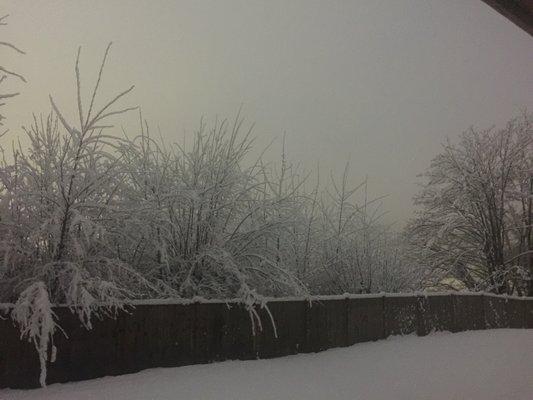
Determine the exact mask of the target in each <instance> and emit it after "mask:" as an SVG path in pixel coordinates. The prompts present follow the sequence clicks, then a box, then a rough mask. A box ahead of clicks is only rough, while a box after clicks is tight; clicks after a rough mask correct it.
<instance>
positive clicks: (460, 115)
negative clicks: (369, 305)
mask: <svg viewBox="0 0 533 400" xmlns="http://www.w3.org/2000/svg"><path fill="white" fill-rule="evenodd" d="M0 12H1V14H6V13H9V14H10V18H9V25H8V26H6V27H3V28H4V29H3V31H4V35H5V37H6V38H7V40H8V41H10V42H13V43H15V44H16V45H17V46H18V47H20V48H22V49H23V50H25V51H26V53H27V54H26V55H25V56H21V55H19V54H16V53H15V52H11V51H8V49H2V50H1V53H0V57H1V58H2V62H1V63H0V64H1V65H4V64H5V65H9V66H10V67H11V68H12V69H13V70H16V71H18V72H19V73H21V74H23V75H24V76H25V77H26V79H27V81H28V83H27V84H24V85H22V84H19V83H16V84H15V83H12V84H11V85H10V88H13V89H15V88H16V90H17V91H20V92H21V95H20V96H18V97H16V98H14V99H12V100H11V101H10V103H9V104H8V105H7V106H5V107H4V113H5V114H6V115H7V117H8V120H7V122H6V126H7V127H8V128H9V129H10V133H9V135H8V136H6V137H5V138H3V139H2V141H4V142H6V141H10V140H12V139H15V138H16V137H17V135H20V133H21V130H20V128H19V127H20V126H21V125H23V124H27V123H28V122H29V121H30V118H31V115H30V114H29V110H31V111H33V112H36V113H39V112H47V111H48V109H49V100H48V94H53V95H54V98H55V99H57V101H58V103H59V104H61V106H62V107H63V108H64V109H65V110H67V111H70V112H71V113H72V114H73V113H74V111H75V108H76V105H75V104H73V103H72V99H73V98H74V97H73V95H74V93H75V92H74V91H75V85H74V83H75V77H74V61H75V56H76V51H77V48H78V46H79V45H81V46H82V59H81V60H82V62H81V68H82V79H83V81H82V82H83V86H84V88H85V89H86V91H89V88H90V87H92V85H93V82H94V79H95V74H96V72H97V67H98V64H99V62H100V58H101V56H102V54H103V51H104V49H105V46H106V45H107V43H108V42H109V41H113V42H114V45H113V48H112V52H111V55H110V59H109V62H108V65H107V69H106V72H105V78H104V83H105V94H103V95H102V98H103V97H105V95H106V94H108V93H109V92H113V93H114V92H117V91H120V90H122V89H125V88H127V87H129V86H130V85H131V84H135V85H136V88H135V91H134V92H133V94H132V95H131V96H130V98H129V100H128V102H129V104H132V105H140V106H141V107H142V110H143V114H144V117H146V118H147V120H148V121H149V122H150V123H151V125H152V126H154V127H155V126H159V128H160V130H161V132H162V135H163V136H164V137H165V138H166V139H168V140H169V141H179V142H182V141H183V137H184V135H187V134H190V133H191V132H193V131H194V129H195V128H196V127H197V126H198V124H199V120H200V117H201V116H205V117H206V118H207V120H208V121H212V120H214V118H215V117H216V116H219V117H228V118H233V117H234V116H235V114H236V113H237V111H238V110H239V108H240V107H241V106H242V109H243V111H242V115H243V116H244V117H245V118H246V120H247V121H249V122H255V135H256V136H257V138H258V142H257V143H258V146H257V147H258V148H263V147H264V146H266V145H268V144H269V143H270V142H271V141H272V140H273V139H277V140H276V141H275V143H274V145H273V146H272V148H271V150H270V151H269V152H268V153H267V157H268V158H269V159H274V158H275V157H278V156H279V153H280V152H281V138H282V136H283V133H284V132H285V133H286V151H287V154H288V157H289V159H290V160H291V161H293V162H294V163H300V164H301V165H302V166H303V167H305V168H314V167H315V166H316V165H317V163H320V168H321V170H322V171H324V175H326V176H327V175H328V174H329V171H330V170H333V171H335V172H336V173H340V172H342V169H343V167H344V164H345V162H346V161H348V160H349V161H350V166H351V180H352V181H353V182H354V183H356V182H358V181H360V180H362V179H363V178H364V177H365V176H366V175H367V176H368V178H369V190H370V192H371V194H372V195H375V196H381V195H388V197H387V198H385V199H384V200H383V202H384V209H386V210H390V214H389V216H388V219H389V220H390V221H393V220H395V221H399V222H400V223H403V222H404V221H405V219H406V218H407V217H408V216H409V215H410V213H411V212H412V210H413V207H412V196H413V195H414V194H415V193H416V191H417V186H416V181H417V178H416V175H417V174H419V173H421V172H423V171H424V170H425V169H426V168H427V166H428V164H429V162H430V160H431V159H432V158H433V157H434V156H435V155H436V154H437V152H438V151H439V148H440V144H441V143H442V142H443V141H444V140H445V138H446V137H447V136H449V137H451V138H453V137H455V136H456V135H458V134H460V133H461V132H462V131H464V130H465V129H467V128H468V127H469V126H470V125H475V126H478V127H481V128H485V127H489V126H491V125H493V124H503V123H504V122H505V121H507V120H508V119H510V118H511V117H512V116H514V115H516V114H518V113H519V112H520V111H521V110H522V109H525V108H528V109H529V110H531V108H532V104H533V77H532V73H531V71H532V70H533V41H532V40H531V37H530V36H529V35H528V34H527V33H525V32H524V31H522V30H521V29H519V28H518V27H516V26H515V25H514V24H512V23H511V22H509V21H508V20H506V19H505V18H504V17H503V16H501V15H499V14H498V13H496V12H495V11H494V10H493V9H491V8H490V7H488V6H487V5H485V4H484V3H482V2H481V1H479V0H468V1H467V0H461V1H447V2H443V1H438V0H428V1H422V0H420V1H416V0H402V1H375V0H365V1H352V2H344V1H335V2H333V1H328V2H319V1H307V0H306V1H268V2H267V1H264V2H260V1H232V2H219V1H202V2H196V1H183V2H182V1H152V2H140V1H139V2H137V1H135V2H133V1H118V0H114V1H102V0H99V1H91V2H81V1H79V2H73V1H47V2H35V1H30V0H22V1H21V0H17V1H14V0H7V1H6V0H4V1H2V7H1V10H0ZM86 94H87V93H86ZM117 121H119V122H120V124H124V125H125V126H126V128H127V130H128V131H133V130H134V129H135V127H136V122H137V118H136V116H134V115H129V116H128V117H126V118H124V117H122V118H120V119H117ZM125 121H127V122H125Z"/></svg>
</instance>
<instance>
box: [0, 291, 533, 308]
mask: <svg viewBox="0 0 533 400" xmlns="http://www.w3.org/2000/svg"><path fill="white" fill-rule="evenodd" d="M431 296H488V297H496V298H501V299H514V300H533V297H530V296H529V297H528V296H512V295H505V294H495V293H489V292H469V291H442V292H412V293H385V292H380V293H369V294H351V293H344V294H338V295H337V294H336V295H318V296H285V297H266V296H265V297H260V298H258V300H257V301H255V303H254V304H265V303H273V302H283V301H309V302H318V301H327V300H345V299H375V298H379V297H431ZM220 303H222V304H243V303H245V301H244V300H243V299H241V298H231V299H206V298H204V297H201V296H195V297H192V298H190V299H179V298H166V299H143V300H126V301H124V304H126V305H131V306H143V305H170V304H180V305H188V304H220ZM100 304H101V305H102V306H105V305H107V304H106V303H100ZM13 306H14V304H13V303H0V310H2V309H4V310H8V309H10V308H12V307H13ZM55 307H68V306H67V305H65V304H57V305H55Z"/></svg>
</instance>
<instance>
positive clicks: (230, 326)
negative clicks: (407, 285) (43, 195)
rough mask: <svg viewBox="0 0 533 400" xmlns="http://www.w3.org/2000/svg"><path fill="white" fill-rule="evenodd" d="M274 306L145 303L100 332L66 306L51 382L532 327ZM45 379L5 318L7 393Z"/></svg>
mask: <svg viewBox="0 0 533 400" xmlns="http://www.w3.org/2000/svg"><path fill="white" fill-rule="evenodd" d="M267 307H268V308H265V307H263V308H262V307H261V306H258V307H257V308H256V309H255V313H256V314H257V316H259V321H258V320H257V318H256V317H255V316H254V314H255V313H253V312H250V310H248V309H246V307H245V306H244V305H242V304H239V303H234V302H230V303H227V304H226V303H222V302H220V303H214V302H209V303H192V304H161V305H151V304H146V305H138V306H136V307H135V308H131V309H130V310H129V311H128V313H120V314H119V315H117V317H116V318H115V319H113V318H108V317H106V318H102V319H101V320H99V319H93V321H92V324H93V327H92V329H91V330H87V329H85V327H83V326H82V325H81V324H80V322H79V320H78V318H77V316H76V315H74V314H72V313H71V311H70V310H69V309H67V308H64V307H58V308H56V309H55V312H56V314H57V316H58V318H59V322H60V325H61V327H62V328H63V330H64V331H65V333H66V335H68V338H67V337H65V335H64V334H63V333H61V332H57V333H56V334H55V336H54V345H55V346H56V347H57V349H58V351H57V356H56V359H55V361H54V362H52V363H49V365H48V379H47V382H48V383H56V382H70V381H79V380H84V379H92V378H97V377H102V376H107V375H121V374H126V373H132V372H137V371H140V370H143V369H146V368H154V367H172V366H182V365H191V364H198V363H208V362H214V361H222V360H236V359H238V360H251V359H256V358H272V357H280V356H285V355H291V354H297V353H305V352H317V351H322V350H326V349H329V348H333V347H343V346H349V345H352V344H354V343H360V342H367V341H373V340H379V339H383V338H385V337H387V336H389V335H398V334H411V333H417V334H418V335H420V336H423V335H426V334H428V333H430V332H432V331H451V332H459V331H464V330H472V329H492V328H533V299H531V298H527V299H518V298H507V297H497V296H493V295H461V294H452V295H448V294H436V295H427V296H426V295H418V296H411V295H405V296H398V295H394V296H363V297H357V296H347V297H346V298H339V297H336V298H331V297H330V298H316V299H314V300H313V301H310V300H304V299H300V300H281V301H280V300H276V301H270V302H268V303H267ZM269 312H270V314H269ZM270 315H272V317H273V319H274V322H275V324H272V321H271V317H270ZM252 321H253V324H254V325H252ZM254 332H255V334H254ZM39 372H40V368H39V359H38V355H37V353H36V351H35V349H34V347H33V345H32V344H31V343H28V342H27V341H21V340H20V333H19V330H18V328H17V327H15V326H14V325H13V322H12V321H11V320H10V318H9V317H7V316H4V317H3V318H2V319H0V388H2V387H11V388H31V387H37V386H38V379H39Z"/></svg>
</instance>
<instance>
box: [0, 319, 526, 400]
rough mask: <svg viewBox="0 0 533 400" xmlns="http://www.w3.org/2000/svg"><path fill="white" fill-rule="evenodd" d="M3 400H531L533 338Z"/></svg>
mask: <svg viewBox="0 0 533 400" xmlns="http://www.w3.org/2000/svg"><path fill="white" fill-rule="evenodd" d="M0 399H2V400H45V399H46V400H52V399H54V400H74V399H76V400H89V399H91V400H93V399H101V400H141V399H142V400H167V399H168V400H170V399H172V400H176V399H190V400H192V399H198V400H200V399H201V400H210V399H217V400H241V399H242V400H259V399H261V400H267V399H268V400H274V399H276V400H282V399H290V400H304V399H305V400H314V399H316V400H325V399H332V400H333V399H339V400H340V399H343V400H344V399H346V400H347V399H350V400H358V399H361V400H363V399H364V400H378V399H384V400H385V399H386V400H391V399H394V400H404V399H405V400H416V399H424V400H428V399H439V400H440V399H442V400H459V399H461V400H467V399H468V400H490V399H498V400H501V399H506V400H528V399H533V330H526V329H522V330H518V329H501V330H488V331H475V332H474V331H470V332H462V333H455V334H451V333H435V334H432V335H429V336H426V337H416V336H413V335H410V336H403V337H399V336H397V337H391V338H389V339H387V340H383V341H378V342H373V343H361V344H356V345H354V346H351V347H348V348H341V349H332V350H328V351H325V352H321V353H314V354H299V355H295V356H289V357H283V358H277V359H270V360H256V361H226V362H220V363H214V364H204V365H193V366H186V367H179V368H158V369H151V370H146V371H143V372H140V373H136V374H130V375H122V376H117V377H106V378H101V379H95V380H91V381H84V382H76V383H69V384H54V385H50V386H49V387H47V388H44V389H35V390H0Z"/></svg>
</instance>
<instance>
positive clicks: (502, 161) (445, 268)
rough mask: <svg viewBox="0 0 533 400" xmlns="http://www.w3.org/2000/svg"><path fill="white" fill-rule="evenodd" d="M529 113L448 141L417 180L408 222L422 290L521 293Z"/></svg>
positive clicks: (531, 140)
mask: <svg viewBox="0 0 533 400" xmlns="http://www.w3.org/2000/svg"><path fill="white" fill-rule="evenodd" d="M532 157H533V133H532V116H531V115H527V114H524V115H523V116H522V117H519V118H515V119H513V120H511V121H509V122H508V123H507V125H506V127H505V128H503V129H499V130H497V129H495V128H491V129H487V130H481V131H480V130H475V129H470V130H469V131H467V132H465V133H463V135H462V136H461V138H460V140H459V142H458V143H457V144H453V143H451V142H449V141H448V143H447V144H446V145H444V146H443V151H442V153H441V154H439V155H438V156H437V157H436V158H435V159H434V160H433V161H432V163H431V166H430V168H429V169H428V171H427V172H426V173H424V174H423V177H424V178H425V179H426V182H425V183H424V184H423V187H422V190H421V192H420V193H419V194H418V195H417V196H416V197H415V204H416V205H418V206H419V207H420V209H419V211H418V212H417V214H416V217H415V218H414V220H413V221H411V223H410V224H409V227H408V230H407V231H408V236H409V237H410V241H411V244H412V246H413V249H415V250H416V257H415V259H416V260H417V261H418V263H420V264H423V265H424V266H425V268H427V270H428V272H429V274H428V278H429V282H428V284H429V285H435V284H439V285H442V284H443V283H444V284H445V283H446V282H448V283H452V284H454V285H457V284H459V285H460V286H463V287H466V288H468V289H473V290H489V291H494V292H496V293H518V294H524V292H525V291H526V290H531V286H530V285H529V289H526V287H527V286H528V283H527V282H528V280H529V279H530V277H531V275H532V272H533V271H532V270H531V261H530V260H531V258H530V257H531V251H532V249H531V194H530V185H531V176H532V173H533V170H532V167H533V163H532Z"/></svg>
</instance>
